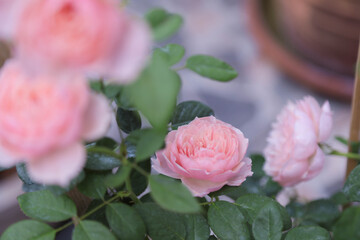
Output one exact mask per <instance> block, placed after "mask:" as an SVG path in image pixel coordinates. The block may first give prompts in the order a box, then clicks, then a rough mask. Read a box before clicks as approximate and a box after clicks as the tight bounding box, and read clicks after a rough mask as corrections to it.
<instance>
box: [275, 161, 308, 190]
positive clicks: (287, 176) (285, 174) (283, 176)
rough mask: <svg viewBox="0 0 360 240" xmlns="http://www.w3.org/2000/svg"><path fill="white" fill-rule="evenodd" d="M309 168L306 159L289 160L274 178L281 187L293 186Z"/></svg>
mask: <svg viewBox="0 0 360 240" xmlns="http://www.w3.org/2000/svg"><path fill="white" fill-rule="evenodd" d="M308 168H309V162H308V161H306V160H305V161H304V160H302V161H294V160H293V161H289V162H288V163H287V165H286V166H285V167H284V168H283V169H282V170H281V172H280V174H279V175H278V176H276V177H275V178H274V180H275V181H277V182H278V183H279V184H280V185H282V186H283V187H288V186H293V185H295V184H297V183H299V182H301V181H303V179H302V177H303V176H304V174H305V173H306V171H307V169H308Z"/></svg>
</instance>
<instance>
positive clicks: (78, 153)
mask: <svg viewBox="0 0 360 240" xmlns="http://www.w3.org/2000/svg"><path fill="white" fill-rule="evenodd" d="M85 162H86V151H85V148H84V146H83V145H82V144H81V143H75V144H73V145H71V146H69V147H66V148H62V149H58V150H56V151H54V152H51V153H50V154H48V155H46V156H44V157H42V158H39V159H34V160H32V161H30V162H29V163H28V165H27V169H28V172H29V175H30V178H31V179H33V180H34V181H35V182H39V183H43V184H49V185H60V186H64V187H65V186H67V185H68V184H69V183H70V181H71V180H72V179H73V178H75V177H76V176H77V175H78V174H79V173H80V171H81V170H82V168H83V167H84V165H85Z"/></svg>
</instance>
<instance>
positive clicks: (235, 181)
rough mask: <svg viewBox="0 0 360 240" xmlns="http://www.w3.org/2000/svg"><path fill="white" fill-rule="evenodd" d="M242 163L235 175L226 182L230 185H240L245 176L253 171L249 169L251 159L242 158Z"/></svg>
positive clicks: (248, 175)
mask: <svg viewBox="0 0 360 240" xmlns="http://www.w3.org/2000/svg"><path fill="white" fill-rule="evenodd" d="M243 162H244V165H243V166H242V167H241V168H240V169H239V171H238V172H237V173H236V175H235V177H233V178H231V179H230V180H229V182H228V183H227V184H228V185H230V186H240V184H241V183H243V182H244V181H245V180H246V178H247V177H250V176H252V175H253V174H254V173H253V172H252V171H251V166H252V164H251V163H252V161H251V159H250V158H244V159H243Z"/></svg>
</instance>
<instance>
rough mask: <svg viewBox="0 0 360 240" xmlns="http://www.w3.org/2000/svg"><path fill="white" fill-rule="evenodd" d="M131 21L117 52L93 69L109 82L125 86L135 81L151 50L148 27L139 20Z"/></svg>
mask: <svg viewBox="0 0 360 240" xmlns="http://www.w3.org/2000/svg"><path fill="white" fill-rule="evenodd" d="M131 20H132V21H131V23H130V25H129V26H128V32H127V33H126V35H124V39H122V42H121V44H119V47H118V49H117V51H116V50H115V51H114V52H113V55H112V56H110V57H109V58H108V59H107V60H106V61H103V62H101V63H100V64H98V65H97V67H96V68H98V69H95V72H100V73H102V74H104V75H105V77H108V78H109V79H108V80H109V81H111V82H118V83H121V84H127V83H130V82H132V81H134V80H136V78H137V76H138V75H139V73H140V72H141V70H142V68H143V67H144V65H145V63H146V61H147V58H148V55H149V52H150V49H151V33H150V30H149V27H148V26H147V25H146V24H145V23H143V22H141V21H140V20H134V19H131Z"/></svg>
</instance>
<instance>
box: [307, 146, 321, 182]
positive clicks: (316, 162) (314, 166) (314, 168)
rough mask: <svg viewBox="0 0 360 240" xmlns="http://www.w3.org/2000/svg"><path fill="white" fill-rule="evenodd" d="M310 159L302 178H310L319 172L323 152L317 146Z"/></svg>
mask: <svg viewBox="0 0 360 240" xmlns="http://www.w3.org/2000/svg"><path fill="white" fill-rule="evenodd" d="M310 161H311V163H310V167H309V169H308V172H307V174H306V176H304V180H308V179H311V178H313V177H315V176H317V175H318V174H319V173H320V171H321V170H322V168H323V166H324V162H325V154H324V152H323V151H322V150H321V149H320V148H319V147H318V148H317V150H316V153H315V156H314V157H312V158H311V160H310Z"/></svg>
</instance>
